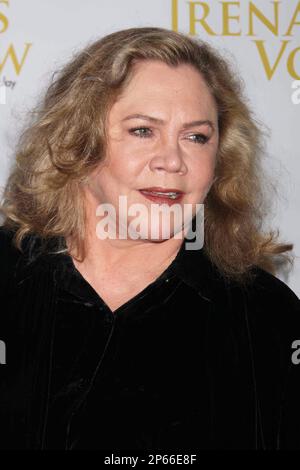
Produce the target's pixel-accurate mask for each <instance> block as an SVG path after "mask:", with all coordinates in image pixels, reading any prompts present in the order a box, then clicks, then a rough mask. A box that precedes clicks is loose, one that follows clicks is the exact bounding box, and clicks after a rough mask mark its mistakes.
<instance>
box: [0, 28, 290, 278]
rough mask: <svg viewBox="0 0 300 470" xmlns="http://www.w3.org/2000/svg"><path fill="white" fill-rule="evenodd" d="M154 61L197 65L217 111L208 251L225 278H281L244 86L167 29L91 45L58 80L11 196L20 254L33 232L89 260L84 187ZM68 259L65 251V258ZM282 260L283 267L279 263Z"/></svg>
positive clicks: (25, 136) (10, 217)
mask: <svg viewBox="0 0 300 470" xmlns="http://www.w3.org/2000/svg"><path fill="white" fill-rule="evenodd" d="M147 59H151V60H153V59H156V60H159V61H162V62H164V63H166V64H168V65H170V66H172V67H176V66H177V65H179V64H183V63H184V64H191V65H192V66H194V67H195V68H196V69H197V70H198V71H199V72H200V74H201V75H202V77H203V78H204V79H205V82H206V84H207V86H208V87H209V89H210V91H211V93H212V95H213V97H214V98H215V101H216V104H217V109H218V124H219V133H220V143H219V148H218V154H217V163H216V170H215V171H216V174H215V176H216V179H215V181H214V183H213V185H212V187H211V189H210V191H209V193H208V195H207V197H206V200H205V224H204V225H205V227H204V250H205V252H206V253H207V255H208V256H209V258H210V259H211V261H212V262H213V263H214V264H215V265H216V266H217V268H218V269H219V271H220V273H221V274H222V275H224V276H226V277H227V278H234V279H237V280H240V281H242V280H245V279H246V278H247V274H249V273H250V270H251V268H252V267H253V266H259V267H262V268H263V269H265V270H267V271H269V272H271V273H275V271H276V262H275V256H276V255H280V256H281V257H283V261H284V262H285V261H289V262H291V257H290V256H288V255H287V254H286V253H285V252H287V251H289V250H292V249H293V245H292V244H284V243H279V242H277V238H278V230H277V233H276V232H274V231H270V232H268V233H264V232H263V230H262V222H263V220H264V217H265V215H266V205H265V196H266V194H265V193H264V191H263V188H264V184H265V180H264V178H263V174H264V173H263V171H262V165H261V156H262V152H263V147H262V137H263V132H262V130H261V129H260V126H259V125H258V124H257V122H256V120H255V118H254V117H253V116H252V111H251V110H250V107H249V105H248V104H247V99H246V98H245V97H244V95H243V82H242V80H241V79H240V78H239V77H238V75H237V73H236V72H235V71H234V70H233V68H232V65H231V64H230V62H228V60H225V59H224V58H223V57H221V54H220V53H219V52H217V51H216V50H215V49H214V48H213V47H212V46H211V45H209V44H207V43H206V42H203V41H201V40H198V39H192V38H190V37H188V36H186V35H184V34H181V33H177V32H174V31H170V30H167V29H163V28H154V27H144V28H130V29H126V30H122V31H118V32H115V33H112V34H109V35H107V36H105V37H103V38H102V39H100V40H98V41H96V42H94V43H92V44H90V45H88V46H87V47H86V48H85V49H84V50H83V51H80V52H79V53H77V54H76V55H75V57H73V58H72V60H71V61H70V62H69V63H68V64H67V65H65V66H64V67H63V68H62V69H61V70H59V71H58V72H56V74H54V76H53V78H52V82H51V84H50V86H49V88H48V90H47V92H46V94H45V96H44V97H43V99H42V100H41V102H40V103H39V104H38V105H37V107H36V109H35V110H34V112H33V120H32V122H31V123H30V125H27V128H26V129H25V131H23V133H22V134H21V136H20V139H19V142H18V145H17V149H16V159H15V162H14V166H13V168H12V170H11V173H10V175H9V178H8V180H7V183H6V186H5V188H4V193H3V200H2V203H1V206H0V212H1V213H2V214H3V215H4V222H3V225H4V226H6V227H8V228H14V229H16V233H15V237H14V243H15V246H16V247H18V248H19V249H20V250H21V251H22V247H21V242H22V240H23V238H24V237H25V236H26V235H28V234H31V233H34V234H37V235H39V236H40V237H42V239H48V238H49V237H63V239H66V238H67V237H68V238H69V239H72V240H73V242H72V247H73V248H75V249H76V256H77V259H78V260H83V259H84V257H85V245H84V238H85V226H86V213H85V207H84V203H83V201H84V197H83V193H82V190H83V184H82V183H84V182H85V181H87V178H88V176H89V174H90V172H92V171H93V170H94V169H95V167H96V166H97V165H99V162H100V161H101V160H102V159H103V158H104V156H105V149H106V126H105V122H106V117H107V113H108V112H109V109H110V106H111V105H112V104H113V103H114V102H115V100H116V99H117V97H118V95H119V94H120V93H121V92H122V90H123V89H124V87H126V85H127V84H128V82H129V80H130V78H131V76H132V73H133V64H134V63H136V62H137V61H140V60H147ZM66 250H67V249H66ZM281 259H282V258H281Z"/></svg>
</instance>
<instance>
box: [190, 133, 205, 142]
mask: <svg viewBox="0 0 300 470" xmlns="http://www.w3.org/2000/svg"><path fill="white" fill-rule="evenodd" d="M189 137H196V139H193V140H192V142H194V143H195V144H206V142H207V141H208V140H209V137H208V136H207V135H204V134H193V135H190V136H189Z"/></svg>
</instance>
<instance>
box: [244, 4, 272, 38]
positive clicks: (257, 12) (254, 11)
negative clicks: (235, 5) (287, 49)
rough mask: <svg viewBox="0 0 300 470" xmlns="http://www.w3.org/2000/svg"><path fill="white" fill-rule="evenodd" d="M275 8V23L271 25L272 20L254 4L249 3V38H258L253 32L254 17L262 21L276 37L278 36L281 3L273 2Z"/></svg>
mask: <svg viewBox="0 0 300 470" xmlns="http://www.w3.org/2000/svg"><path fill="white" fill-rule="evenodd" d="M271 3H273V7H274V23H271V21H270V20H268V18H267V17H266V16H265V15H264V14H263V13H262V12H261V11H260V10H259V9H258V8H257V6H256V5H254V3H252V2H250V3H249V33H248V34H247V36H256V34H255V33H254V30H253V15H255V16H256V17H257V18H259V19H260V21H261V22H262V23H263V24H264V25H265V26H266V27H267V28H268V29H269V30H270V31H271V32H272V33H273V34H274V35H275V36H278V34H279V33H278V28H279V3H280V2H271Z"/></svg>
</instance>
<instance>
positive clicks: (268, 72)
mask: <svg viewBox="0 0 300 470" xmlns="http://www.w3.org/2000/svg"><path fill="white" fill-rule="evenodd" d="M254 42H255V44H256V46H257V49H258V52H259V55H260V58H261V60H262V63H263V66H264V69H265V72H266V75H267V77H268V79H269V80H271V78H272V77H273V75H274V73H275V70H276V69H277V67H278V64H279V62H280V59H281V57H282V55H283V53H284V51H285V49H286V46H287V44H288V43H289V42H290V41H281V42H282V45H281V48H280V51H279V54H278V57H277V59H276V62H275V64H274V66H273V67H271V65H270V61H269V58H268V56H267V53H266V49H265V46H264V42H265V41H262V40H254Z"/></svg>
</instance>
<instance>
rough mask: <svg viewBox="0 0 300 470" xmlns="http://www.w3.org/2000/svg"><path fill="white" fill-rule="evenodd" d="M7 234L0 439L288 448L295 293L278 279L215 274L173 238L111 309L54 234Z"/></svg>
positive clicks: (296, 440)
mask: <svg viewBox="0 0 300 470" xmlns="http://www.w3.org/2000/svg"><path fill="white" fill-rule="evenodd" d="M11 238H12V233H11V232H9V231H8V230H7V229H3V228H0V257H1V258H0V259H1V267H0V300H1V304H0V305H1V311H0V340H2V341H3V343H4V344H5V345H6V364H0V433H1V436H0V448H2V449H105V450H111V451H114V452H116V451H118V450H124V449H130V450H149V451H153V452H159V451H176V452H177V453H178V452H179V451H181V450H193V451H198V450H202V449H300V400H299V396H300V364H299V365H298V363H297V361H295V360H292V354H293V353H295V350H294V349H293V348H292V343H293V342H294V341H295V340H300V301H299V299H298V298H297V296H296V295H295V294H294V293H293V292H292V291H291V289H290V288H289V287H288V286H287V285H285V284H284V283H283V282H282V281H280V280H279V279H277V278H276V277H274V276H272V275H271V274H269V273H267V272H266V271H264V270H262V269H260V268H256V267H255V268H253V281H252V282H251V283H250V284H249V285H248V286H243V285H241V284H238V283H234V282H232V281H231V282H229V281H225V280H224V279H223V278H222V276H220V274H219V272H218V270H217V269H216V267H215V266H214V265H213V264H212V263H211V262H210V260H209V258H208V257H207V255H206V254H205V250H204V249H201V250H196V251H188V250H186V249H185V243H184V242H183V244H182V247H181V249H180V251H179V252H178V254H177V256H176V258H175V259H174V261H173V262H172V263H171V264H170V266H169V267H168V268H167V269H166V270H165V271H164V272H163V273H162V274H161V275H160V276H159V277H158V278H157V279H156V281H155V282H153V283H151V284H150V285H148V286H147V287H146V288H145V289H144V290H143V291H142V292H140V293H139V294H137V295H136V296H135V297H134V298H132V299H131V300H129V301H128V302H126V303H125V304H124V305H122V306H121V307H119V308H118V309H117V310H116V311H115V312H114V313H113V312H112V311H111V310H110V309H109V307H108V306H107V305H106V304H105V302H104V301H103V300H102V299H101V298H100V297H99V295H98V294H97V293H96V292H95V290H94V289H93V288H92V287H91V285H90V284H89V283H88V282H87V281H86V280H85V279H84V278H83V277H82V275H81V274H80V273H79V272H78V270H77V269H76V268H75V266H74V264H73V261H72V259H71V258H70V257H69V255H67V254H58V255H54V254H51V249H50V248H51V247H52V248H53V247H54V246H57V243H58V241H60V242H61V240H58V239H51V243H50V244H49V245H48V249H47V251H45V252H40V246H42V245H41V240H40V239H39V237H35V236H30V237H27V238H26V242H24V253H23V254H21V252H19V251H18V250H16V249H15V248H14V247H13V246H12V244H11ZM293 357H294V358H295V357H296V356H295V354H294V356H293ZM299 359H300V354H299ZM299 362H300V360H299Z"/></svg>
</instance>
